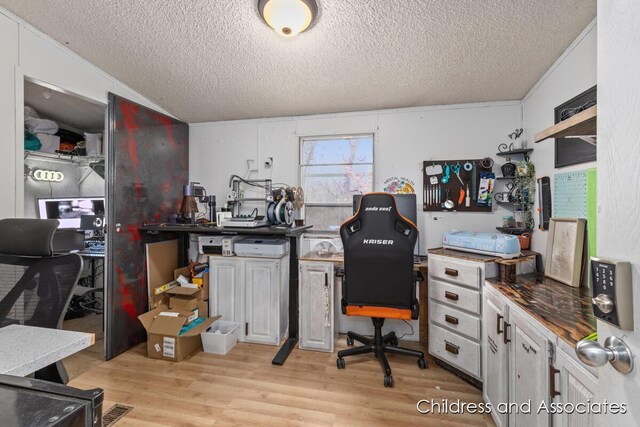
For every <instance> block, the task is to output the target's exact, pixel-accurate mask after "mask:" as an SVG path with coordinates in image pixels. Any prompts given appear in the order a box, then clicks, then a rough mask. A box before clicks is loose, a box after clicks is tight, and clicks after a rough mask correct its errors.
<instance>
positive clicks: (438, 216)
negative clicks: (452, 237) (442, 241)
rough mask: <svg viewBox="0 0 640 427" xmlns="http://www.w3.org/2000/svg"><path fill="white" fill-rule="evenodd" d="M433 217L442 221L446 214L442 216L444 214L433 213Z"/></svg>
mask: <svg viewBox="0 0 640 427" xmlns="http://www.w3.org/2000/svg"><path fill="white" fill-rule="evenodd" d="M431 218H433V220H434V221H442V220H443V219H444V216H442V215H433V216H432V217H431Z"/></svg>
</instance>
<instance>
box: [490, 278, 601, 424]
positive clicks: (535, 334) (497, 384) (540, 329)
mask: <svg viewBox="0 0 640 427" xmlns="http://www.w3.org/2000/svg"><path fill="white" fill-rule="evenodd" d="M482 314H483V316H482V323H483V325H482V326H483V328H482V329H483V331H482V360H483V371H482V372H483V374H482V379H483V391H482V395H483V398H484V401H485V402H486V403H490V404H491V406H492V408H493V411H492V413H491V416H492V417H493V420H494V421H495V423H496V425H497V426H499V427H505V426H509V427H522V426H525V427H528V426H532V427H539V426H540V427H544V426H550V425H553V426H554V427H556V426H561V427H569V426H571V427H592V426H593V425H594V419H595V418H594V417H593V415H581V414H578V413H577V412H575V411H570V412H572V413H569V414H567V413H566V412H565V411H562V412H560V411H558V410H557V409H558V408H557V406H554V405H558V404H562V405H566V404H571V405H570V409H571V406H573V408H575V407H576V406H575V405H577V404H578V403H582V404H586V403H588V402H589V401H592V402H593V400H594V399H593V396H594V391H595V389H596V387H597V379H596V378H595V377H594V375H593V374H592V373H591V372H589V371H588V370H587V369H585V368H584V367H583V366H581V365H580V364H579V363H578V361H577V359H576V358H573V357H571V356H570V355H569V354H568V353H566V351H567V349H569V346H568V344H565V343H564V341H561V339H560V338H559V337H558V336H557V335H555V334H554V333H552V332H551V331H549V330H548V329H547V328H545V327H544V326H543V325H542V324H540V323H539V322H538V321H537V319H535V318H534V317H531V316H530V315H529V314H528V313H527V312H526V311H524V310H523V309H522V308H521V307H519V306H518V305H517V304H516V303H515V302H513V301H512V300H510V299H509V298H507V297H506V296H504V295H502V294H501V293H500V292H499V291H497V290H496V289H495V288H493V287H491V285H489V284H487V285H485V286H484V289H483V300H482ZM563 348H565V350H563ZM552 403H553V404H554V405H552ZM499 405H500V406H499ZM498 409H500V410H498ZM507 410H508V411H507ZM505 412H508V413H505Z"/></svg>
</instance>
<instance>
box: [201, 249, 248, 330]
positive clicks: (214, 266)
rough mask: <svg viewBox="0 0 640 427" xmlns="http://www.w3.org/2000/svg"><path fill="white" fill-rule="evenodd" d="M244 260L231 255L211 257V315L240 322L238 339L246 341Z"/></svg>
mask: <svg viewBox="0 0 640 427" xmlns="http://www.w3.org/2000/svg"><path fill="white" fill-rule="evenodd" d="M242 264H243V260H242V259H240V258H235V257H229V258H222V257H210V261H209V315H210V316H222V320H227V321H230V322H236V323H238V324H240V326H241V327H240V329H239V334H238V339H239V340H240V341H244V332H245V330H244V323H245V320H244V308H245V300H244V286H242V284H243V283H244V279H243V274H244V269H243V266H242Z"/></svg>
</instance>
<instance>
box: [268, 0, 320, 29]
mask: <svg viewBox="0 0 640 427" xmlns="http://www.w3.org/2000/svg"><path fill="white" fill-rule="evenodd" d="M258 10H259V11H260V15H261V16H262V18H263V19H264V20H265V22H266V23H267V24H268V25H269V26H270V27H271V28H273V29H274V30H275V32H276V33H278V34H280V35H281V36H284V37H294V36H296V35H297V34H299V33H301V32H303V31H304V30H306V29H307V28H309V26H310V25H311V23H312V22H313V20H314V19H315V18H316V16H317V14H318V5H317V4H316V2H315V0H259V2H258Z"/></svg>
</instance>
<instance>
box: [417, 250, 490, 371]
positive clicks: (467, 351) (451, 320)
mask: <svg viewBox="0 0 640 427" xmlns="http://www.w3.org/2000/svg"><path fill="white" fill-rule="evenodd" d="M455 253H456V252H453V251H444V250H442V249H434V250H432V251H429V310H428V311H429V354H431V355H433V356H434V357H436V358H437V359H439V360H442V361H444V362H446V363H447V364H449V365H451V366H453V367H454V368H456V369H457V370H458V371H460V372H463V373H465V374H467V375H469V376H470V377H472V378H473V379H475V380H480V379H481V378H482V364H481V362H482V355H481V353H482V351H481V345H480V342H481V329H482V328H481V324H482V322H481V319H482V311H481V309H482V287H481V284H482V283H484V279H485V277H494V276H496V275H497V274H498V267H497V265H496V264H495V262H493V258H491V257H487V256H478V255H474V254H464V255H451V254H455Z"/></svg>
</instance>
